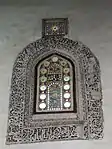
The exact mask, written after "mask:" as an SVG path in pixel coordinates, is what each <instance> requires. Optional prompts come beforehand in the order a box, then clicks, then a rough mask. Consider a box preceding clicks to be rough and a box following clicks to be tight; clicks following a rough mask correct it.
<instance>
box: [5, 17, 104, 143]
mask: <svg viewBox="0 0 112 149" xmlns="http://www.w3.org/2000/svg"><path fill="white" fill-rule="evenodd" d="M67 33H68V19H67V18H64V19H63V18H61V19H43V26H42V38H41V39H38V40H37V41H35V42H33V43H30V44H29V45H28V46H26V47H25V48H24V49H23V50H22V52H20V53H19V55H18V56H17V58H16V60H15V63H14V65H13V70H12V80H11V94H10V98H9V116H8V125H7V127H8V128H7V137H6V144H17V143H36V142H43V141H59V140H79V139H81V140H85V139H101V138H102V137H103V111H102V89H101V78H100V66H99V61H98V59H97V58H96V57H95V55H94V54H93V53H92V52H91V50H90V49H89V48H88V47H86V46H85V45H84V44H82V43H81V42H80V41H73V40H71V39H68V38H65V37H64V36H65V35H67Z"/></svg>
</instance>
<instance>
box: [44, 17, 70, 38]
mask: <svg viewBox="0 0 112 149" xmlns="http://www.w3.org/2000/svg"><path fill="white" fill-rule="evenodd" d="M67 34H68V18H53V19H43V20H42V36H43V37H44V36H65V35H67Z"/></svg>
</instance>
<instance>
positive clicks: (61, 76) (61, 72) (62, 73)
mask: <svg viewBox="0 0 112 149" xmlns="http://www.w3.org/2000/svg"><path fill="white" fill-rule="evenodd" d="M34 85H35V96H34V114H37V113H41V114H43V113H47V114H50V113H66V112H76V97H75V66H74V64H73V62H72V61H71V60H70V59H69V58H66V57H65V56H62V55H60V54H57V53H53V54H50V55H48V56H47V57H45V58H43V59H41V60H40V61H39V62H38V63H37V64H36V66H35V84H34Z"/></svg>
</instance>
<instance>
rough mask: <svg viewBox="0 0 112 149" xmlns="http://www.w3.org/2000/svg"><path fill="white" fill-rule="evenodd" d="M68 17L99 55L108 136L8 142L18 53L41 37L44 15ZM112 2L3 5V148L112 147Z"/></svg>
mask: <svg viewBox="0 0 112 149" xmlns="http://www.w3.org/2000/svg"><path fill="white" fill-rule="evenodd" d="M48 17H50V18H51V17H68V18H69V22H70V23H69V28H70V29H69V35H68V37H69V38H71V39H73V40H80V41H82V42H83V43H84V44H86V45H87V46H88V47H89V48H90V49H91V50H92V52H93V53H94V54H95V55H96V56H97V57H98V59H99V61H100V66H101V72H102V88H103V110H104V120H105V123H104V138H103V140H98V141H92V140H89V141H81V140H76V141H75V140H74V141H67V142H65V141H63V142H48V143H39V144H38V143H36V144H27V145H26V144H22V145H12V146H7V145H5V136H6V130H7V116H8V104H9V92H10V83H11V75H12V66H13V63H14V60H15V59H16V56H17V54H18V53H19V52H20V51H21V50H22V49H23V48H24V47H25V46H26V45H27V44H28V43H29V42H32V41H34V40H36V39H39V38H41V19H42V18H48ZM111 114H112V4H111V3H109V2H107V1H105V3H104V2H103V3H93V2H92V4H91V3H84V2H83V4H81V3H78V4H75V3H74V5H73V4H72V5H68V4H67V5H66V7H65V6H62V5H61V6H60V5H56V6H55V5H51V6H48V5H47V6H31V7H22V6H18V7H17V6H13V7H11V6H10V7H8V6H7V7H6V6H0V149H20V148H21V149H25V148H27V149H30V148H32V149H37V148H39V149H44V148H45V149H53V148H54V149H57V148H58V149H69V148H71V149H73V148H76V149H82V148H83V149H111V148H112V115H111Z"/></svg>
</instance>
